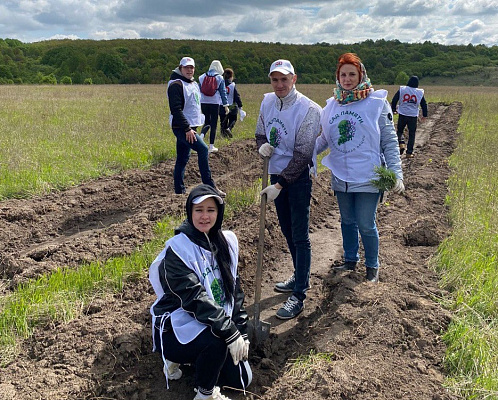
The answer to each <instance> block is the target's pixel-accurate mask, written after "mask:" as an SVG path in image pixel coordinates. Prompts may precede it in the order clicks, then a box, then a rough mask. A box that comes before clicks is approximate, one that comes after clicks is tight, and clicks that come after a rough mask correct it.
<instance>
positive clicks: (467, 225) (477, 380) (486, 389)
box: [434, 88, 498, 399]
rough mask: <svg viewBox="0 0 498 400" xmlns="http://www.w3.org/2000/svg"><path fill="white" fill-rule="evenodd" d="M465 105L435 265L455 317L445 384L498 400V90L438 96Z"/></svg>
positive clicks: (473, 395) (474, 396)
mask: <svg viewBox="0 0 498 400" xmlns="http://www.w3.org/2000/svg"><path fill="white" fill-rule="evenodd" d="M450 99H456V100H459V101H462V103H463V105H464V109H463V115H462V117H461V119H460V124H459V131H460V138H459V143H458V148H457V149H456V151H455V152H454V154H453V155H452V156H451V158H450V166H451V167H452V169H453V173H452V175H451V177H450V179H449V181H448V186H449V190H450V193H449V195H448V197H447V203H448V206H449V208H450V215H451V223H452V234H451V236H450V237H449V238H448V239H447V240H445V241H444V243H443V244H442V245H441V246H440V248H439V252H438V255H437V257H436V258H435V260H434V265H435V267H436V268H437V270H438V271H439V273H440V274H441V277H442V285H443V286H445V287H446V288H448V289H449V290H451V293H452V296H451V298H450V299H447V302H446V306H447V307H449V308H450V309H452V310H453V311H454V315H455V318H454V320H453V322H452V323H451V325H450V327H449V329H448V331H447V332H445V333H444V337H443V338H444V340H445V342H446V344H447V346H448V350H447V355H446V359H445V365H446V367H447V369H448V372H449V374H450V379H449V382H448V384H449V385H450V386H451V387H453V388H454V389H456V390H457V392H458V393H459V394H460V395H462V396H464V397H465V398H468V399H492V398H498V262H497V255H498V159H497V157H496V149H497V148H498V95H496V94H489V93H487V91H485V90H483V89H481V90H479V89H477V88H473V89H472V90H470V91H469V90H462V91H461V92H459V93H458V95H455V94H453V93H452V94H451V95H449V94H446V95H443V96H441V100H442V101H449V100H450Z"/></svg>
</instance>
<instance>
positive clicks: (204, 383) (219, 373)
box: [155, 328, 252, 390]
mask: <svg viewBox="0 0 498 400" xmlns="http://www.w3.org/2000/svg"><path fill="white" fill-rule="evenodd" d="M155 335H156V337H155V342H156V343H161V342H160V337H159V330H158V329H155ZM157 347H158V349H157V350H158V351H159V350H160V349H159V346H157ZM161 348H162V351H163V355H164V357H165V358H166V359H168V360H170V361H173V362H176V363H178V364H192V365H194V366H195V382H196V385H197V386H198V387H199V388H202V389H206V390H212V389H213V388H214V387H215V386H220V387H223V386H230V387H233V388H236V389H243V386H242V382H241V373H242V379H243V380H244V385H245V386H246V387H247V386H248V385H249V383H250V378H249V375H251V377H252V372H251V369H250V367H249V364H248V363H242V362H240V363H239V364H238V365H234V364H233V360H232V356H231V355H230V352H229V351H228V347H227V345H226V343H225V341H224V340H223V339H220V338H218V337H216V336H214V335H213V334H212V333H211V330H210V329H209V328H206V329H204V330H203V331H202V332H201V333H200V334H199V336H197V337H196V338H195V339H194V340H193V341H191V342H190V343H187V344H182V343H180V342H179V341H178V340H177V338H176V336H175V334H174V332H173V330H172V329H170V330H169V331H167V332H164V333H163V340H162V343H161ZM239 366H240V367H241V368H239Z"/></svg>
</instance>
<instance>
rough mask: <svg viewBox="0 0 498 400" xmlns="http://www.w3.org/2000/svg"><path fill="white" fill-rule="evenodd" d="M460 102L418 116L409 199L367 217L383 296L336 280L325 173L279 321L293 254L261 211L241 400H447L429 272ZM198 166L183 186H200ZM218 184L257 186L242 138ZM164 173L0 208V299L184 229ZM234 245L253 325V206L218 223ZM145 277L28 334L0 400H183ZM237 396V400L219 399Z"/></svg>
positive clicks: (215, 166) (222, 161)
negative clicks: (260, 252) (298, 290)
mask: <svg viewBox="0 0 498 400" xmlns="http://www.w3.org/2000/svg"><path fill="white" fill-rule="evenodd" d="M460 114H461V104H459V103H454V104H450V105H447V104H434V103H433V104H429V115H430V118H428V119H427V120H426V121H425V123H420V124H419V128H418V131H417V143H416V149H415V158H413V159H406V158H405V157H404V156H403V157H402V160H403V170H404V174H405V186H406V193H405V194H404V195H395V194H391V193H386V194H385V196H384V198H383V201H382V203H381V204H380V206H379V210H378V227H379V233H380V260H381V270H380V283H379V284H377V285H375V284H371V283H367V282H365V279H364V269H363V268H360V269H358V270H357V272H351V273H338V274H335V273H334V272H333V271H332V269H331V266H332V265H334V264H336V263H339V262H340V260H341V255H342V249H341V246H342V241H341V234H340V224H339V213H338V208H337V203H336V201H335V198H334V196H333V193H332V192H331V190H330V175H329V173H328V172H327V171H325V172H322V173H320V174H319V176H318V177H317V178H316V179H315V180H314V183H313V198H312V208H311V227H310V230H311V237H312V251H313V256H312V278H311V285H312V287H311V289H310V290H309V292H308V298H307V300H306V302H305V306H306V308H305V310H304V311H303V313H302V314H301V315H300V316H299V317H298V318H296V319H294V320H291V321H287V322H282V321H279V320H277V319H276V318H275V317H274V315H275V312H276V310H277V309H278V308H279V307H280V305H281V304H282V303H283V302H284V301H285V300H286V297H287V296H286V295H284V294H280V293H277V292H274V291H273V285H274V283H275V282H277V281H279V280H281V279H285V278H287V277H288V276H289V275H290V274H291V261H290V255H289V253H288V252H287V250H286V245H285V242H284V239H283V237H282V235H281V233H280V230H279V227H278V223H277V221H276V215H275V209H274V205H273V204H270V205H269V206H268V210H267V219H266V233H265V234H266V237H265V251H264V273H263V281H264V282H263V287H262V302H261V308H262V319H263V320H265V321H268V322H270V323H271V325H272V328H271V335H270V338H269V339H268V340H266V341H265V342H264V343H263V344H261V345H260V346H258V347H257V348H254V349H252V350H251V354H250V363H251V364H252V367H253V372H254V379H253V383H252V385H251V386H250V387H249V388H248V391H249V392H250V393H249V392H248V393H247V396H248V398H254V399H256V398H261V399H266V400H270V399H275V400H277V399H278V400H290V399H355V400H362V399H365V400H366V399H417V400H423V399H432V400H442V399H445V400H449V399H454V398H456V397H454V396H452V395H451V394H450V393H448V392H447V391H446V390H445V389H444V387H443V382H444V369H443V364H442V360H443V357H444V354H445V346H444V344H443V342H442V341H441V336H440V335H441V333H442V332H443V331H444V330H445V328H446V326H447V325H448V323H449V322H450V320H451V315H450V313H449V312H447V311H445V310H444V309H443V308H442V307H441V306H440V304H439V303H438V299H440V298H441V297H442V296H444V295H445V292H444V291H443V290H442V289H440V287H439V286H438V276H437V274H436V273H435V272H434V271H433V269H432V268H431V266H430V264H429V262H430V260H431V257H432V256H433V255H434V254H435V252H436V250H437V246H438V244H439V243H440V242H441V241H442V240H443V239H444V238H445V237H446V236H448V235H449V233H450V226H449V223H448V218H447V211H448V210H447V208H446V207H445V196H446V195H447V192H448V189H447V186H446V180H447V178H448V176H449V174H450V170H449V166H448V162H447V161H448V157H449V156H450V155H451V153H452V151H453V149H454V146H455V141H456V137H457V123H458V119H459V117H460ZM196 161H197V160H196V156H195V155H193V156H192V158H191V160H190V163H189V165H188V167H187V168H188V170H187V175H186V182H187V184H188V185H189V186H190V187H193V186H195V185H196V184H197V183H200V177H199V174H198V168H197V163H196ZM210 163H211V167H212V170H213V176H214V178H215V180H216V182H217V185H218V186H219V187H220V188H221V189H222V190H225V191H228V190H230V189H233V188H242V187H245V186H246V185H247V184H248V182H249V183H250V182H254V181H255V180H256V179H258V177H259V176H260V174H261V169H262V164H261V160H260V158H259V156H258V155H257V151H256V148H255V143H254V141H252V140H250V141H239V142H234V143H231V144H230V145H228V146H225V147H223V148H220V151H219V152H218V153H216V154H212V155H211V156H210ZM173 165H174V161H169V162H165V163H161V164H159V165H157V166H155V167H154V168H152V169H150V170H147V171H143V170H131V171H127V172H125V173H122V174H120V175H116V176H112V177H107V178H102V179H99V180H95V181H92V182H88V183H85V184H83V185H81V186H78V187H74V188H72V189H70V190H67V191H64V192H60V193H53V194H50V195H48V196H44V197H39V198H34V199H29V200H9V201H3V202H1V203H0V254H1V255H0V274H1V276H2V278H3V281H2V282H3V283H2V284H1V286H0V295H5V294H7V293H9V292H10V291H11V290H13V289H14V288H15V287H16V286H17V285H18V284H20V283H22V282H24V281H26V280H28V279H31V278H36V277H38V276H40V275H41V274H45V273H48V272H50V271H53V270H54V269H56V268H60V267H65V266H68V267H70V268H76V267H77V266H78V265H80V264H81V263H84V262H88V261H94V260H105V259H107V258H109V257H113V256H116V255H123V254H129V253H131V252H132V251H133V250H134V249H136V248H137V246H139V245H141V244H143V243H144V242H146V241H148V240H149V239H151V238H152V236H153V228H154V226H155V224H156V222H157V221H158V220H159V219H161V218H163V217H164V216H166V215H175V216H179V215H181V214H182V212H183V208H184V202H185V198H184V197H182V196H176V195H174V194H173V181H172V173H173ZM224 227H225V228H226V229H231V230H233V231H234V232H235V233H236V234H237V236H238V238H239V241H240V248H241V254H240V265H239V270H240V274H241V276H242V278H243V284H244V290H245V292H246V296H247V298H246V299H247V301H246V305H247V309H248V311H249V315H251V316H252V309H253V292H254V271H255V266H256V260H257V242H258V229H259V206H258V205H257V204H256V205H254V206H252V207H250V208H249V209H246V210H244V211H241V212H239V213H237V214H236V215H234V216H233V217H232V218H231V219H229V220H225V224H224ZM153 301H154V296H153V291H152V288H151V287H150V284H149V282H148V279H147V278H146V277H144V278H142V279H139V280H137V281H132V282H128V283H127V284H126V285H125V288H124V291H123V292H122V293H117V294H114V295H112V294H110V295H108V296H106V297H105V298H95V300H94V301H93V302H92V304H91V305H90V306H89V307H87V308H86V309H85V310H83V313H82V315H81V316H80V317H78V318H77V319H75V320H72V321H70V322H68V323H58V324H54V323H50V324H47V325H46V326H41V327H39V328H37V329H36V331H35V334H34V335H33V336H32V337H30V338H29V339H26V340H25V341H24V342H23V343H22V345H21V346H22V351H21V353H20V354H19V355H18V357H16V359H15V361H13V362H11V363H10V364H9V365H8V366H7V367H5V368H4V369H2V371H1V374H0V399H9V400H12V399H15V400H28V399H33V400H34V399H50V400H57V399H148V400H156V399H157V400H158V399H162V400H183V399H192V398H193V397H194V395H195V393H194V391H193V387H194V383H193V370H192V367H190V366H184V367H182V369H183V372H184V376H183V377H182V378H181V379H180V380H179V381H174V382H170V389H169V390H168V389H166V384H165V379H164V375H163V373H162V360H161V358H160V356H159V355H158V354H155V353H151V347H152V343H151V336H150V332H151V327H150V316H149V306H150V305H151V304H152V302H153ZM321 353H329V359H328V361H326V362H325V361H321V362H318V361H316V362H315V364H314V367H313V366H310V365H308V366H304V367H302V368H296V367H294V368H291V366H292V365H293V364H294V361H295V360H296V359H297V358H298V357H300V356H306V355H309V354H321ZM223 393H224V394H226V395H227V396H229V397H230V398H232V399H242V398H244V397H243V395H242V394H240V393H236V392H233V391H229V390H227V391H223Z"/></svg>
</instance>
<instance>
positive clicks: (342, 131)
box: [337, 119, 356, 144]
mask: <svg viewBox="0 0 498 400" xmlns="http://www.w3.org/2000/svg"><path fill="white" fill-rule="evenodd" d="M355 124H356V123H355V122H354V121H351V120H349V121H348V120H345V119H344V120H342V121H341V122H339V140H338V142H337V144H344V143H346V142H349V141H350V140H352V139H353V137H354V134H355V133H356V128H355Z"/></svg>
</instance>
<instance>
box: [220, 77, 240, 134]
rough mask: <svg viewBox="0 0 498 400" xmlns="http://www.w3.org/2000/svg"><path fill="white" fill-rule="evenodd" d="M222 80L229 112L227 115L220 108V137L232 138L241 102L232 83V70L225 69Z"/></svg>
mask: <svg viewBox="0 0 498 400" xmlns="http://www.w3.org/2000/svg"><path fill="white" fill-rule="evenodd" d="M223 78H224V79H225V87H226V90H227V96H228V107H229V111H228V114H227V113H226V112H225V108H224V107H220V125H221V135H222V136H224V137H228V138H231V137H232V136H233V135H232V129H233V127H234V126H235V123H236V122H237V114H238V113H239V109H242V100H241V98H240V94H239V92H238V90H237V86H236V85H235V82H234V78H235V75H234V73H233V69H231V68H225V72H223Z"/></svg>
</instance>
